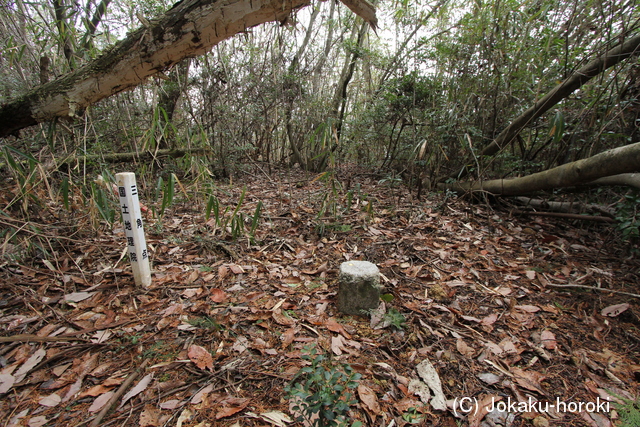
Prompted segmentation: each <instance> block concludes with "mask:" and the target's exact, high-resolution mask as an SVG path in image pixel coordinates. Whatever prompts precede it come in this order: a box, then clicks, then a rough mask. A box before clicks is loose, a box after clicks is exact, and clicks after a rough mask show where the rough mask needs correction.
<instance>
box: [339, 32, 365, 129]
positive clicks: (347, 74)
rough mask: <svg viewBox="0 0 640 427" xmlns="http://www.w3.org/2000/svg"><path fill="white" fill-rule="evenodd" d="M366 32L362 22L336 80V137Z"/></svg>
mask: <svg viewBox="0 0 640 427" xmlns="http://www.w3.org/2000/svg"><path fill="white" fill-rule="evenodd" d="M366 34H367V24H366V22H363V23H362V24H361V25H360V30H359V31H358V36H357V39H356V48H355V49H356V50H355V51H354V52H353V53H348V54H347V57H346V58H345V62H344V67H343V69H342V73H341V74H340V80H338V86H337V87H336V93H335V94H334V96H333V108H332V112H331V114H332V116H333V117H335V118H336V130H337V134H338V139H339V138H340V133H341V131H342V121H343V119H344V113H345V110H346V106H347V88H348V87H349V83H350V82H351V78H352V77H353V73H354V71H355V69H356V62H357V60H358V58H360V52H359V49H360V48H361V47H362V43H363V41H364V37H365V35H366Z"/></svg>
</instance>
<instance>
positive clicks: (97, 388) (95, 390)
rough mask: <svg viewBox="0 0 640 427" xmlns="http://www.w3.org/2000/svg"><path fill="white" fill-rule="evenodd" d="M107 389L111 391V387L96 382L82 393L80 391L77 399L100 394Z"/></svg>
mask: <svg viewBox="0 0 640 427" xmlns="http://www.w3.org/2000/svg"><path fill="white" fill-rule="evenodd" d="M108 391H111V388H109V387H105V386H104V385H102V384H98V385H96V386H93V387H91V388H90V389H88V390H85V391H83V392H82V393H80V394H79V395H78V399H82V398H83V397H86V396H91V397H96V396H100V395H101V394H104V393H106V392H108Z"/></svg>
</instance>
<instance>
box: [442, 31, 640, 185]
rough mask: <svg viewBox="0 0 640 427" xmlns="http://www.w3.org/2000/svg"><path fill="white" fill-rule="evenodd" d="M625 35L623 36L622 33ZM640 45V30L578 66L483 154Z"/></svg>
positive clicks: (493, 150) (458, 174)
mask: <svg viewBox="0 0 640 427" xmlns="http://www.w3.org/2000/svg"><path fill="white" fill-rule="evenodd" d="M621 37H622V36H621ZM639 47H640V34H638V35H636V36H633V37H631V38H627V39H626V41H624V42H623V43H621V44H620V45H618V46H616V47H615V48H613V49H611V50H609V51H608V52H606V53H605V54H604V55H602V56H600V57H599V58H597V59H595V60H593V61H591V62H590V63H588V64H587V65H585V66H584V67H582V68H580V69H579V70H577V71H576V72H575V73H573V75H571V76H570V77H569V78H567V79H566V80H565V81H564V82H562V83H560V84H559V85H558V86H556V87H555V88H554V89H553V90H552V91H551V92H549V93H547V94H546V95H545V96H544V97H542V99H540V100H539V101H538V102H536V103H535V105H533V106H532V107H531V108H529V109H528V110H527V111H525V112H524V113H522V114H521V115H520V116H518V117H517V118H516V119H514V120H513V121H512V122H511V124H510V125H509V126H507V127H506V128H505V129H504V130H503V131H502V132H500V134H498V136H497V137H496V139H494V140H493V142H491V144H489V145H488V146H487V147H485V148H484V149H483V150H482V152H481V153H480V155H481V156H492V155H494V154H496V153H498V152H499V151H500V150H502V149H503V148H505V147H507V146H508V145H509V144H511V143H512V142H513V141H515V139H516V136H517V135H518V134H519V133H520V131H522V129H524V128H525V127H526V126H528V125H529V124H530V123H531V122H532V121H533V120H535V119H537V118H538V117H540V116H542V115H543V114H544V113H545V112H547V111H548V110H549V109H551V108H552V107H553V106H554V105H556V104H557V103H558V102H560V101H561V100H563V99H564V98H566V97H567V96H569V95H570V94H572V93H573V92H574V91H575V90H576V89H578V88H579V87H580V86H582V85H584V84H585V83H587V82H588V81H589V80H591V79H592V78H594V77H595V76H597V75H598V74H600V73H602V72H603V71H604V70H606V69H608V68H611V67H613V66H614V65H616V64H618V63H620V62H622V61H624V60H625V59H627V58H629V57H630V56H631V55H634V54H637V53H638V49H639ZM466 174H467V168H466V167H464V168H462V169H461V170H460V171H458V172H456V173H455V174H453V175H451V177H452V178H460V177H463V176H465V175H466Z"/></svg>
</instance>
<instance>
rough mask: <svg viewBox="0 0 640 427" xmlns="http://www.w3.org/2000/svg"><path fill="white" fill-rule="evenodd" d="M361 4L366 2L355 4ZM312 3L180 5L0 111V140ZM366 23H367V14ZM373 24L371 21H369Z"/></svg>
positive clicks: (202, 0) (193, 1)
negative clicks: (88, 60)
mask: <svg viewBox="0 0 640 427" xmlns="http://www.w3.org/2000/svg"><path fill="white" fill-rule="evenodd" d="M358 2H364V3H366V1H365V0H358ZM309 3H310V0H284V1H283V0H182V1H181V2H178V3H176V5H175V6H174V7H172V8H171V9H170V10H168V11H167V13H166V14H165V15H164V16H162V17H161V18H159V19H155V20H152V21H151V22H150V23H149V25H148V26H145V27H142V28H139V29H138V30H136V31H134V32H132V33H130V34H129V36H128V37H127V38H126V39H124V40H122V41H120V42H118V43H117V44H116V45H115V46H113V47H112V48H110V49H108V50H107V51H105V52H104V53H103V54H102V55H101V56H100V57H98V58H97V59H96V60H94V61H92V62H90V63H88V64H87V65H85V66H83V67H82V68H80V69H78V70H77V71H75V72H73V73H71V74H68V75H66V76H63V77H61V78H59V79H57V80H55V81H52V82H49V83H47V84H45V85H42V86H39V87H37V88H35V89H34V90H32V91H30V92H28V93H27V94H25V95H23V96H21V97H19V98H17V99H15V100H13V101H11V102H9V103H7V104H5V105H3V106H2V107H0V137H6V136H9V135H16V136H17V134H18V131H19V130H20V129H23V128H25V127H28V126H32V125H35V124H37V123H40V122H43V121H47V120H51V119H54V118H56V117H67V116H70V117H73V116H76V115H79V114H81V113H82V111H84V109H86V108H87V107H88V106H89V105H91V104H93V103H95V102H97V101H99V100H101V99H103V98H106V97H109V96H111V95H114V94H116V93H119V92H122V91H124V90H127V89H130V88H133V87H135V86H136V85H138V84H140V83H142V82H143V81H144V80H145V79H146V78H148V77H149V76H151V75H153V74H155V73H157V72H159V71H163V70H167V69H168V68H170V67H172V66H173V65H174V64H176V63H177V62H179V61H180V60H182V59H184V58H188V57H195V56H198V55H202V54H204V53H206V52H207V51H208V50H209V49H210V48H211V47H212V46H214V45H216V44H217V43H219V42H220V41H222V40H224V39H226V38H229V37H231V36H233V35H234V34H237V33H240V32H243V31H245V30H247V29H248V28H250V27H254V26H256V25H259V24H262V23H265V22H270V21H282V20H283V19H285V18H286V17H287V16H289V14H291V12H292V11H293V10H295V9H298V8H300V7H303V6H307V5H309ZM368 18H369V19H371V16H370V13H369V14H368ZM373 24H375V22H373Z"/></svg>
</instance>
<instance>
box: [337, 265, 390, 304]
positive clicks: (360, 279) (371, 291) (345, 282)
mask: <svg viewBox="0 0 640 427" xmlns="http://www.w3.org/2000/svg"><path fill="white" fill-rule="evenodd" d="M338 282H339V284H338V310H339V311H340V312H341V313H344V314H348V315H352V316H368V315H369V311H370V310H374V309H376V308H378V304H379V303H380V290H381V288H382V287H381V286H380V271H379V270H378V267H376V265H375V264H372V263H370V262H368V261H347V262H343V263H342V264H340V276H339V278H338Z"/></svg>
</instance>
